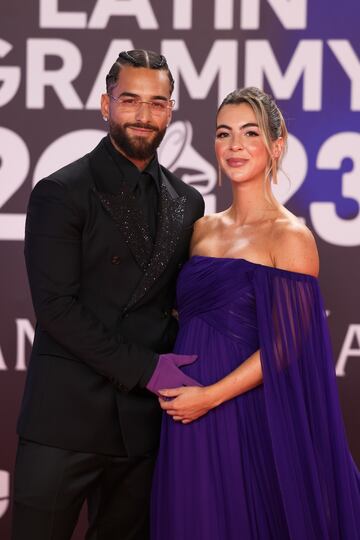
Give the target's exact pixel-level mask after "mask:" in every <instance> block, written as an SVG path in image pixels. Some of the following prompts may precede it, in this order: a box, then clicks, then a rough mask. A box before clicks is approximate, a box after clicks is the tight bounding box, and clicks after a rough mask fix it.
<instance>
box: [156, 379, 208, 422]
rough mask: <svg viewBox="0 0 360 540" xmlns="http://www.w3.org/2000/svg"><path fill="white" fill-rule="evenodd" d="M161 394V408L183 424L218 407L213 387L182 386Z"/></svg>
mask: <svg viewBox="0 0 360 540" xmlns="http://www.w3.org/2000/svg"><path fill="white" fill-rule="evenodd" d="M159 394H160V397H159V403H160V407H161V408H162V409H163V410H164V411H165V412H166V413H167V414H168V415H170V416H172V418H173V419H174V420H176V421H178V422H182V423H183V424H189V423H190V422H193V421H194V420H196V419H197V418H200V417H201V416H203V415H204V414H206V413H207V412H208V411H209V410H210V409H212V408H213V407H216V405H217V403H216V402H215V398H214V396H213V392H212V390H211V386H201V387H199V386H182V387H180V388H172V389H171V390H160V391H159ZM169 398H170V399H169Z"/></svg>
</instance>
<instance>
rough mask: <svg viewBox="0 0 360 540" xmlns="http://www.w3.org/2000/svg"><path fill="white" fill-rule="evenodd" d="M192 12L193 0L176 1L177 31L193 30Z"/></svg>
mask: <svg viewBox="0 0 360 540" xmlns="http://www.w3.org/2000/svg"><path fill="white" fill-rule="evenodd" d="M192 10H193V3H192V0H174V13H173V27H174V29H175V30H190V29H191V27H192Z"/></svg>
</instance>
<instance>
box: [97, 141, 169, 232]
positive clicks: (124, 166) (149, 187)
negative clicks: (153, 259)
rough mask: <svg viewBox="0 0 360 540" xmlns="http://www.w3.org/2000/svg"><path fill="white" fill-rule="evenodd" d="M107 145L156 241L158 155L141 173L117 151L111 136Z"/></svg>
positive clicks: (106, 142)
mask: <svg viewBox="0 0 360 540" xmlns="http://www.w3.org/2000/svg"><path fill="white" fill-rule="evenodd" d="M105 145H106V148H107V150H108V151H109V153H110V155H111V157H112V158H113V159H114V161H115V163H116V164H117V166H118V167H119V168H120V169H121V171H122V173H123V175H124V180H125V182H126V184H127V186H128V187H129V188H130V191H132V192H133V193H134V195H135V197H136V199H137V201H138V203H139V213H140V212H142V213H143V215H144V220H145V223H147V224H148V226H149V229H150V235H151V236H152V238H153V240H155V237H156V229H157V214H158V207H159V197H160V169H159V162H158V159H157V155H156V154H155V156H154V157H153V159H152V160H151V161H150V163H149V164H148V165H147V167H146V168H145V169H144V170H143V171H140V170H139V169H138V168H137V167H136V165H134V164H133V163H132V162H131V161H130V160H128V159H127V158H126V157H125V156H124V155H123V154H120V152H118V151H117V150H116V148H115V147H114V146H113V144H112V142H111V139H110V137H109V136H107V138H106V139H105Z"/></svg>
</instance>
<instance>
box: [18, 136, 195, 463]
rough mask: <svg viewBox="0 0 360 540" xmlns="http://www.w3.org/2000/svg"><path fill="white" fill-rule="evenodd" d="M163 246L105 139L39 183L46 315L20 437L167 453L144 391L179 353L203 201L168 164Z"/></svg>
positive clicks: (30, 239)
mask: <svg viewBox="0 0 360 540" xmlns="http://www.w3.org/2000/svg"><path fill="white" fill-rule="evenodd" d="M161 180H162V182H161V183H162V185H161V194H160V204H159V220H158V230H157V236H156V240H155V245H154V243H153V241H152V239H151V236H150V234H149V231H148V226H147V224H146V223H145V221H144V218H143V216H142V213H141V208H138V206H137V204H136V200H135V199H134V196H133V195H132V193H131V192H130V191H129V190H128V189H127V186H126V182H125V181H124V179H123V178H121V174H120V173H119V168H118V167H117V166H116V164H115V163H114V161H113V159H112V158H111V156H110V154H109V153H108V151H107V150H106V148H105V145H104V142H103V141H101V142H100V144H99V145H98V146H97V147H96V148H95V149H94V150H93V151H92V152H91V153H89V154H87V155H85V156H84V157H82V158H81V159H79V160H77V161H75V162H73V163H71V164H70V165H67V166H66V167H64V168H63V169H60V170H59V171H57V172H55V173H54V174H52V175H51V176H49V177H48V178H46V179H45V180H42V181H41V182H39V183H38V184H37V185H36V186H35V188H34V190H33V192H32V194H31V197H30V202H29V207H28V215H27V221H26V234H25V258H26V265H27V271H28V276H29V283H30V288H31V293H32V299H33V304H34V309H35V313H36V317H37V325H36V330H35V339H34V344H33V349H32V354H31V358H30V362H29V368H28V375H27V380H26V385H25V391H24V397H23V402H22V407H21V412H20V418H19V422H18V433H19V434H20V435H21V436H23V437H26V438H28V439H30V440H34V441H37V442H40V443H43V444H48V445H51V446H57V447H60V448H65V449H71V450H77V451H84V452H97V453H105V454H121V453H123V452H124V445H125V449H126V452H127V454H128V455H130V456H136V455H143V454H145V453H147V452H150V451H153V450H154V449H156V447H157V444H158V438H159V429H160V417H161V415H160V409H159V405H158V402H157V399H156V397H155V396H154V395H152V394H151V393H150V392H149V391H147V390H146V389H145V388H143V386H144V377H145V380H146V374H147V373H151V368H152V365H155V364H154V356H155V354H154V353H162V352H168V351H171V349H172V347H173V344H174V340H175V336H176V331H177V323H176V321H175V320H174V318H173V317H172V316H171V309H172V307H173V305H174V293H175V281H176V277H177V273H178V271H179V269H180V268H181V266H182V264H183V263H184V261H185V260H186V258H187V256H188V248H189V241H190V237H191V232H192V227H193V222H194V221H195V220H196V219H198V218H199V217H201V216H202V215H203V212H204V203H203V200H202V197H201V196H200V194H199V193H198V192H197V191H196V190H195V189H194V188H192V187H191V186H188V185H186V184H185V183H183V182H182V181H181V180H179V179H178V178H176V177H175V176H174V175H173V174H172V173H171V172H169V171H168V170H166V169H165V168H162V167H161Z"/></svg>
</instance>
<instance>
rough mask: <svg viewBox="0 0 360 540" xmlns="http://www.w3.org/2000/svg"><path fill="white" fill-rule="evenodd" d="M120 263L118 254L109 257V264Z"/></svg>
mask: <svg viewBox="0 0 360 540" xmlns="http://www.w3.org/2000/svg"><path fill="white" fill-rule="evenodd" d="M120 263H121V259H120V257H119V255H113V256H112V257H111V264H120Z"/></svg>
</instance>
